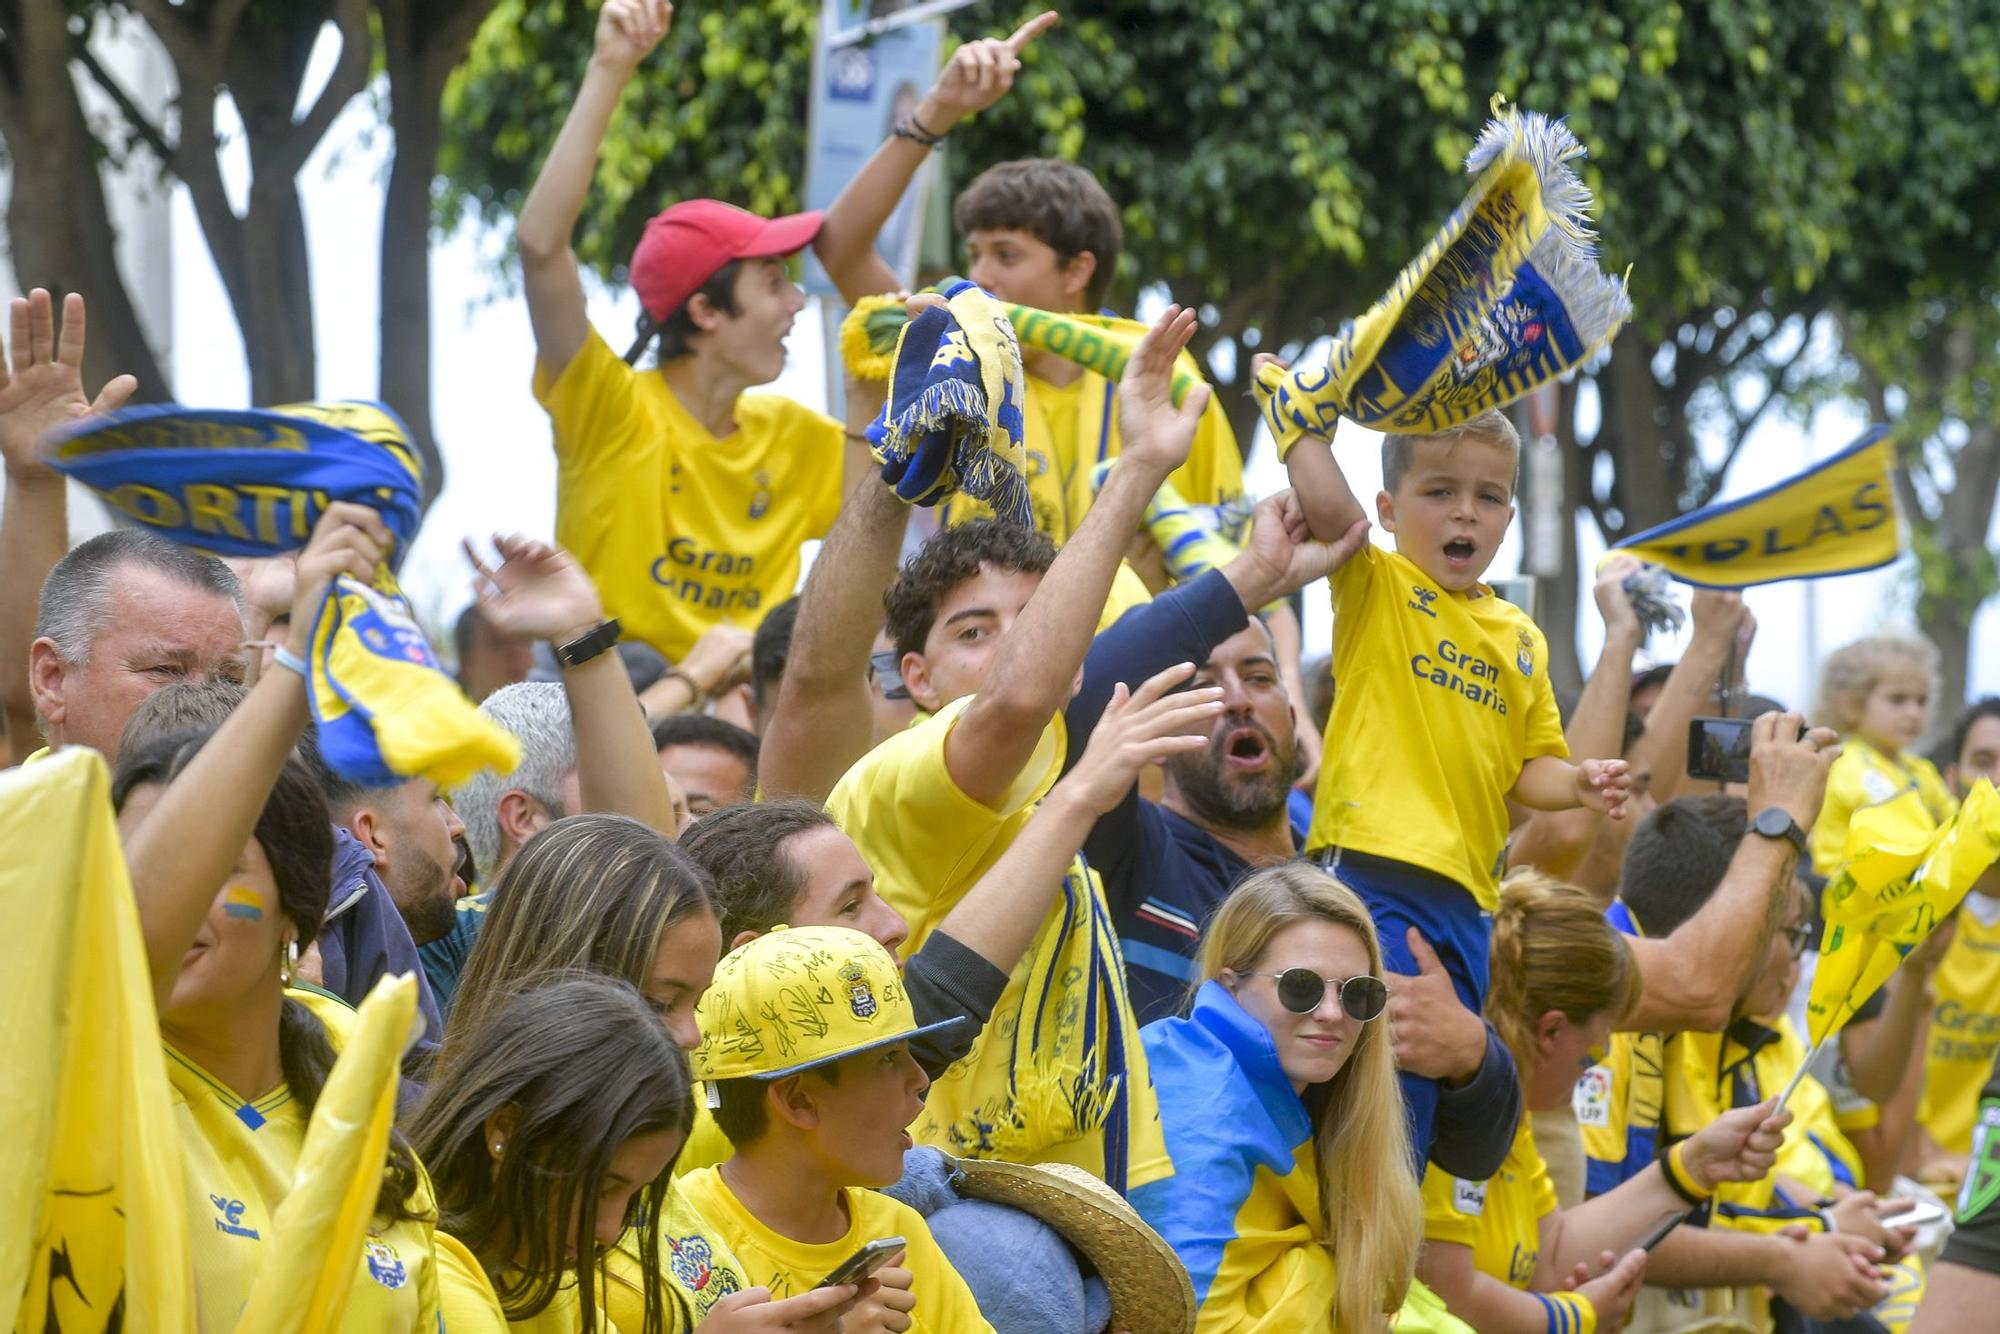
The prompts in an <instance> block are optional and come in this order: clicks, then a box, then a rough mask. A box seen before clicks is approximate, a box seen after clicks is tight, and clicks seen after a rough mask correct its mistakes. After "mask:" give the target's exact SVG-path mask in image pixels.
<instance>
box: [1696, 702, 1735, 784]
mask: <svg viewBox="0 0 2000 1334" xmlns="http://www.w3.org/2000/svg"><path fill="white" fill-rule="evenodd" d="M1688 777H1689V778H1706V779H1708V780H1710V781H1712V782H1717V783H1747V782H1749V781H1750V720H1749V719H1748V718H1692V719H1689V720H1688Z"/></svg>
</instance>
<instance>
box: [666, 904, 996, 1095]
mask: <svg viewBox="0 0 2000 1334" xmlns="http://www.w3.org/2000/svg"><path fill="white" fill-rule="evenodd" d="M694 1013H695V1022H696V1023H698V1024H699V1025H700V1026H701V1046H699V1047H697V1048H696V1049H695V1053H694V1057H693V1064H694V1073H695V1077H696V1078H697V1079H701V1080H703V1081H713V1080H718V1079H782V1078H784V1077H785V1076H786V1075H795V1074H797V1073H798V1072H799V1071H801V1070H810V1069H812V1068H813V1067H814V1066H818V1065H825V1064H827V1063H829V1062H831V1061H837V1060H839V1059H840V1058H841V1057H843V1056H852V1055H854V1054H855V1053H856V1052H862V1051H867V1050H869V1049H870V1048H873V1047H883V1046H887V1045H888V1044H889V1043H891V1042H906V1041H908V1040H909V1039H911V1038H913V1037H916V1036H918V1035H919V1034H922V1033H935V1032H937V1031H939V1030H941V1029H946V1028H950V1027H952V1026H954V1025H956V1024H962V1023H964V1022H966V1016H964V1015H953V1016H952V1017H951V1018H949V1019H945V1020H941V1021H939V1022H937V1023H934V1024H924V1025H921V1026H919V1025H918V1023H917V1015H916V1011H915V1010H914V1009H913V1008H912V1007H911V1005H910V995H909V992H908V991H906V990H904V988H903V978H902V974H901V973H899V972H898V971H897V969H896V961H895V959H893V958H892V957H890V954H889V951H887V950H885V949H883V948H882V946H881V945H880V944H879V943H878V942H877V941H876V940H875V938H874V937H873V936H869V935H866V934H864V933H862V932H860V931H855V930H852V929H850V928H848V927H844V926H801V927H783V926H774V927H772V928H771V929H770V930H769V931H767V932H765V933H764V934H763V935H761V936H758V937H757V938H756V939H755V940H751V941H747V942H745V943H744V944H743V945H742V946H740V947H739V948H737V949H734V950H731V951H730V952H729V953H728V954H727V955H725V956H724V957H723V960H722V962H721V963H720V964H717V965H716V969H715V980H714V981H712V982H710V983H709V984H708V990H707V991H705V992H703V993H702V996H701V1001H700V1002H699V1003H698V1004H697V1005H696V1006H695V1011H694Z"/></svg>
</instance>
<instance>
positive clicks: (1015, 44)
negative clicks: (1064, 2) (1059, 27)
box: [1006, 9, 1062, 53]
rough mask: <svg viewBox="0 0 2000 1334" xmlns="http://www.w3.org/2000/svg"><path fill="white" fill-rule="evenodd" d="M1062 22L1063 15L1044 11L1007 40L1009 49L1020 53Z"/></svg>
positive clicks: (1047, 10) (1015, 31)
mask: <svg viewBox="0 0 2000 1334" xmlns="http://www.w3.org/2000/svg"><path fill="white" fill-rule="evenodd" d="M1060 22H1062V15H1061V14H1058V13H1056V11H1055V10H1053V9H1046V10H1043V11H1042V12H1041V13H1039V14H1037V15H1035V17H1033V18H1031V19H1029V20H1028V21H1027V22H1026V23H1023V24H1022V25H1021V26H1020V27H1018V28H1016V29H1014V35H1013V36H1012V37H1009V38H1008V39H1007V43H1006V45H1007V49H1008V50H1009V51H1012V52H1015V53H1019V52H1020V51H1021V50H1022V49H1023V48H1024V47H1026V46H1027V45H1028V43H1029V42H1032V41H1034V40H1035V39H1036V38H1037V37H1040V36H1041V35H1042V34H1043V33H1045V32H1047V31H1048V30H1049V29H1050V28H1053V27H1055V26H1056V24H1058V23H1060Z"/></svg>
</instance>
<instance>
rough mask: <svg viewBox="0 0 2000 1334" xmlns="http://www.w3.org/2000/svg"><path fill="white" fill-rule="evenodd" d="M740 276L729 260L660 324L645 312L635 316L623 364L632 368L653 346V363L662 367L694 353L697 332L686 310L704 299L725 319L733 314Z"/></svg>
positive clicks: (737, 262) (740, 264) (739, 267)
mask: <svg viewBox="0 0 2000 1334" xmlns="http://www.w3.org/2000/svg"><path fill="white" fill-rule="evenodd" d="M741 272H743V261H742V260H740V259H732V260H730V261H729V262H728V263H727V264H724V265H723V266H722V267H721V268H719V269H717V270H716V271H715V272H714V273H712V274H710V275H709V276H708V278H707V279H706V281H704V282H703V283H702V285H701V286H700V287H697V288H695V289H694V294H693V296H690V297H688V299H687V300H686V301H683V302H681V304H680V306H679V308H678V309H676V310H675V311H674V312H673V313H672V314H671V315H668V316H667V317H666V318H665V319H664V320H655V319H654V318H653V317H652V316H651V315H648V314H647V313H646V312H645V311H643V310H641V311H640V312H639V321H638V325H637V328H636V330H635V332H636V335H637V336H636V340H635V341H634V342H633V344H632V350H631V351H629V352H627V353H626V354H625V362H626V364H627V365H632V364H634V363H636V362H637V361H638V360H639V356H640V354H641V353H643V352H644V351H645V350H646V345H647V344H648V343H651V344H653V345H654V347H655V350H656V354H657V359H658V360H659V361H660V362H661V363H662V364H664V363H666V362H669V361H672V360H674V359H675V358H677V357H684V356H686V355H687V354H688V353H690V352H692V351H694V339H695V336H696V335H697V334H699V333H700V332H701V330H700V329H698V328H696V327H695V322H694V316H692V315H690V314H688V307H689V306H690V305H692V304H694V298H695V297H697V296H705V297H707V298H708V303H709V304H710V305H711V306H714V307H715V308H716V309H717V310H719V311H721V312H722V313H723V314H725V315H734V314H735V313H736V276H737V275H738V274H739V273H741Z"/></svg>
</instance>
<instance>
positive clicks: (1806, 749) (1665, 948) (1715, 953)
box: [1621, 713, 1840, 1033]
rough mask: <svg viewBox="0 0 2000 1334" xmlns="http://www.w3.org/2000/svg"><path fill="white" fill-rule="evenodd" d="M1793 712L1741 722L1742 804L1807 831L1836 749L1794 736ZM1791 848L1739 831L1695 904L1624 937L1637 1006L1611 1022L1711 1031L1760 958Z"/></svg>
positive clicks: (1827, 735)
mask: <svg viewBox="0 0 2000 1334" xmlns="http://www.w3.org/2000/svg"><path fill="white" fill-rule="evenodd" d="M1801 721H1802V720H1801V719H1800V717H1799V715H1797V714H1796V713H1767V714H1765V715H1764V716H1763V717H1761V718H1759V719H1757V720H1756V722H1755V723H1753V724H1751V729H1750V737H1751V742H1750V802H1749V811H1750V815H1751V817H1752V818H1753V819H1754V818H1755V817H1756V815H1757V813H1758V812H1759V811H1761V810H1764V809H1765V808H1766V807H1770V806H1775V807H1777V808H1778V809H1780V810H1782V811H1784V812H1785V813H1786V814H1788V815H1790V816H1791V817H1792V819H1793V820H1795V821H1796V822H1797V823H1798V826H1799V828H1800V829H1810V828H1811V827H1812V822H1813V818H1814V817H1815V816H1816V815H1818V814H1819V805H1820V800H1821V798H1823V797H1824V796H1825V795H1826V773H1827V770H1828V769H1829V768H1831V767H1832V765H1833V760H1834V757H1835V756H1837V755H1838V754H1839V753H1840V747H1839V746H1838V745H1836V744H1834V741H1835V738H1834V734H1833V733H1832V732H1831V731H1829V730H1828V729H1826V728H1824V727H1816V728H1814V729H1813V730H1812V731H1810V732H1808V733H1806V734H1805V736H1804V737H1800V736H1799V735H1798V730H1799V725H1800V722H1801ZM1798 860H1799V855H1798V851H1797V849H1795V848H1794V847H1793V846H1792V843H1791V840H1790V839H1787V838H1782V837H1779V838H1766V837H1765V836H1763V835H1762V834H1758V833H1754V832H1753V833H1748V834H1745V835H1744V837H1743V842H1742V845H1741V846H1739V847H1738V848H1737V849H1736V856H1735V858H1734V859H1732V860H1731V861H1730V863H1729V870H1728V871H1727V872H1726V873H1725V874H1724V875H1723V877H1722V883H1721V884H1720V885H1718V886H1716V890H1715V893H1714V894H1713V895H1711V896H1710V897H1709V900H1708V902H1706V903H1704V904H1703V905H1702V906H1701V911H1699V912H1697V913H1696V914H1695V915H1694V916H1693V917H1690V918H1689V919H1688V920H1687V921H1685V922H1683V923H1681V924H1680V926H1679V927H1678V928H1676V929H1675V930H1674V932H1673V933H1672V934H1671V935H1669V936H1666V937H1665V938H1663V939H1659V940H1647V939H1636V940H1632V941H1630V942H1629V943H1630V945H1631V947H1632V955H1633V958H1634V959H1636V960H1637V962H1638V965H1639V975H1640V977H1641V978H1642V979H1644V989H1643V991H1642V992H1641V994H1640V997H1639V1007H1638V1009H1637V1010H1636V1011H1634V1012H1633V1014H1632V1015H1631V1016H1630V1017H1629V1018H1628V1019H1627V1020H1626V1021H1625V1023H1624V1024H1623V1025H1621V1027H1623V1028H1624V1029H1626V1030H1628V1031H1633V1032H1655V1031H1657V1032H1663V1033H1673V1032H1679V1031H1680V1030H1682V1029H1697V1030H1700V1031H1702V1032H1709V1033H1719V1032H1721V1031H1722V1030H1723V1029H1724V1028H1725V1027H1727V1026H1728V1024H1729V1016H1730V1011H1731V1010H1732V1008H1733V1007H1734V1006H1735V1004H1736V1000H1737V998H1738V997H1739V996H1741V995H1742V994H1743V992H1744V989H1745V988H1747V987H1748V986H1749V985H1750V981H1751V979H1752V978H1753V977H1754V976H1755V975H1756V972H1757V969H1758V968H1760V967H1761V966H1762V965H1763V962H1764V957H1765V954H1766V952H1767V951H1768V950H1769V948H1770V944H1771V933H1772V932H1773V931H1775V930H1777V929H1778V923H1779V922H1781V921H1783V920H1784V911H1785V904H1786V901H1787V900H1786V895H1785V889H1786V886H1788V885H1790V884H1791V880H1792V872H1793V871H1794V870H1795V869H1796V867H1797V866H1798Z"/></svg>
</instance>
